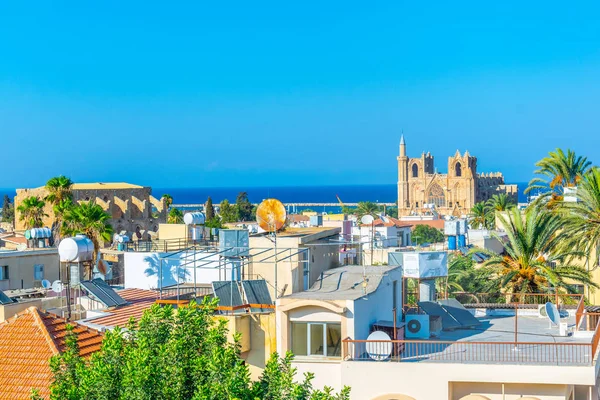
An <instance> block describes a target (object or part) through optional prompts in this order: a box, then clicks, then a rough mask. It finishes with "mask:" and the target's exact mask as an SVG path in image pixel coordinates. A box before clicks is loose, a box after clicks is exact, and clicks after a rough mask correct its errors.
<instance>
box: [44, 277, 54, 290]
mask: <svg viewBox="0 0 600 400" xmlns="http://www.w3.org/2000/svg"><path fill="white" fill-rule="evenodd" d="M51 286H52V283H50V281H49V280H48V279H43V280H42V287H43V288H44V289H50V287H51Z"/></svg>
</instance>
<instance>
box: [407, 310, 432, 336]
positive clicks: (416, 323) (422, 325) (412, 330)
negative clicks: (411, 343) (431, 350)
mask: <svg viewBox="0 0 600 400" xmlns="http://www.w3.org/2000/svg"><path fill="white" fill-rule="evenodd" d="M405 322H406V325H405V331H404V335H405V337H406V338H407V339H429V315H416V314H415V315H407V316H406V321H405Z"/></svg>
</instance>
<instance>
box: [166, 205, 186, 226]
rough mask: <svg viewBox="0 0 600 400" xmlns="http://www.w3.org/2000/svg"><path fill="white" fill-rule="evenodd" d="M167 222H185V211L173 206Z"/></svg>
mask: <svg viewBox="0 0 600 400" xmlns="http://www.w3.org/2000/svg"><path fill="white" fill-rule="evenodd" d="M167 222H168V223H169V224H183V212H181V210H180V209H179V208H171V210H169V216H168V217H167Z"/></svg>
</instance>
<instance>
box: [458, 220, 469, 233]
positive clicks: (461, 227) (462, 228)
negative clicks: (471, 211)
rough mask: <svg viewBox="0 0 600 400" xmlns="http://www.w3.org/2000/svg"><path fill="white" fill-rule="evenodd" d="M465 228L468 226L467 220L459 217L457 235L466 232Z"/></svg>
mask: <svg viewBox="0 0 600 400" xmlns="http://www.w3.org/2000/svg"><path fill="white" fill-rule="evenodd" d="M467 228H468V224H467V220H466V219H459V220H458V232H457V233H458V234H459V235H464V234H466V233H467Z"/></svg>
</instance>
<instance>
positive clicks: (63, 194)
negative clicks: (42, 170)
mask: <svg viewBox="0 0 600 400" xmlns="http://www.w3.org/2000/svg"><path fill="white" fill-rule="evenodd" d="M46 190H47V191H48V195H47V196H46V198H45V199H44V200H46V201H47V202H48V203H50V204H52V205H56V204H58V203H60V202H61V201H62V200H66V199H72V198H73V181H72V180H71V179H69V178H67V177H66V176H63V175H60V176H55V177H54V178H50V179H49V180H48V182H46Z"/></svg>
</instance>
